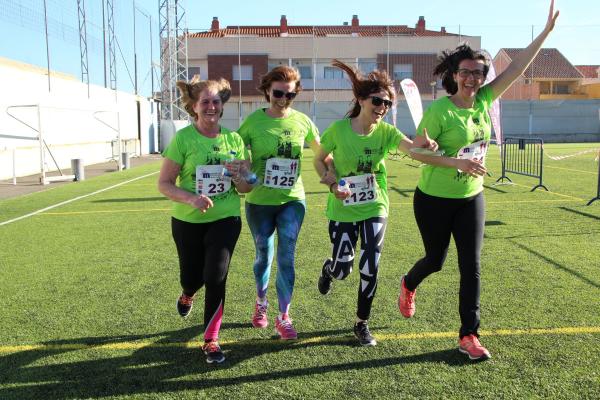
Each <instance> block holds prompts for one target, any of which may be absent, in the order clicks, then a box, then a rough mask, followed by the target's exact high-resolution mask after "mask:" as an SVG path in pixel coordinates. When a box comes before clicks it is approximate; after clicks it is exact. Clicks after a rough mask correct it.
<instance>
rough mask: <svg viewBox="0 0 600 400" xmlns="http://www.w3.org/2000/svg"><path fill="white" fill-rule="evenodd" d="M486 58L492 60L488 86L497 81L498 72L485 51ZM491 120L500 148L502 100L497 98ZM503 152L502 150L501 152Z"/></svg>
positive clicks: (492, 107) (491, 110) (493, 104)
mask: <svg viewBox="0 0 600 400" xmlns="http://www.w3.org/2000/svg"><path fill="white" fill-rule="evenodd" d="M482 52H483V53H484V54H485V56H486V57H487V58H488V59H489V60H490V69H489V71H488V74H487V77H486V78H485V82H484V83H483V84H484V85H487V84H488V83H490V82H491V81H493V80H494V79H496V70H495V69H494V64H493V63H492V57H491V56H490V53H488V52H487V51H485V50H482ZM489 113H490V119H491V120H492V126H493V127H494V132H495V133H496V144H497V145H498V146H502V122H501V120H500V98H497V99H496V100H494V102H493V103H492V106H491V107H490V110H489ZM500 151H502V150H500Z"/></svg>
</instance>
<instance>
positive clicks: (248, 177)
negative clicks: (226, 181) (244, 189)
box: [242, 170, 258, 186]
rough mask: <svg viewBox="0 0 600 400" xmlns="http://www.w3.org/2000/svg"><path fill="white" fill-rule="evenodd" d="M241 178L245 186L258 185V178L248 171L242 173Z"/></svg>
mask: <svg viewBox="0 0 600 400" xmlns="http://www.w3.org/2000/svg"><path fill="white" fill-rule="evenodd" d="M242 177H243V178H244V180H245V181H246V183H247V184H249V185H253V186H254V185H256V184H258V177H257V176H256V174H255V173H254V172H252V171H250V170H246V171H244V173H243V174H242Z"/></svg>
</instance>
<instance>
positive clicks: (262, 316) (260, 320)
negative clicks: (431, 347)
mask: <svg viewBox="0 0 600 400" xmlns="http://www.w3.org/2000/svg"><path fill="white" fill-rule="evenodd" d="M268 306H269V304H268V303H267V304H265V305H264V306H263V305H262V304H259V303H256V304H255V306H254V314H252V326H253V327H255V328H266V327H267V325H269V321H268V320H267V307H268Z"/></svg>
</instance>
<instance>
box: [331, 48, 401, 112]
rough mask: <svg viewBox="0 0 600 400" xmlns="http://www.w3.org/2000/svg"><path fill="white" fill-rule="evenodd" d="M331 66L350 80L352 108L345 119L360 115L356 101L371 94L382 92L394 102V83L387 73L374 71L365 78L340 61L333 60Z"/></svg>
mask: <svg viewBox="0 0 600 400" xmlns="http://www.w3.org/2000/svg"><path fill="white" fill-rule="evenodd" d="M331 65H333V66H334V67H338V68H339V69H341V70H343V71H344V72H345V73H346V74H347V75H348V78H350V83H352V93H354V100H353V101H352V108H351V109H350V111H348V112H347V113H346V116H347V117H349V118H355V117H357V116H358V114H360V104H359V102H358V99H361V100H363V99H366V98H367V97H369V95H371V94H373V93H379V92H381V91H382V90H383V91H385V92H387V94H388V96H390V99H392V100H394V99H395V98H396V92H395V90H394V81H392V79H391V78H390V76H389V75H388V74H387V72H385V71H379V70H375V71H371V72H369V73H368V74H367V76H366V77H365V76H364V75H363V74H362V72H360V71H358V70H356V69H354V68H352V67H351V66H349V65H347V64H344V63H343V62H341V61H340V60H337V59H333V61H332V62H331Z"/></svg>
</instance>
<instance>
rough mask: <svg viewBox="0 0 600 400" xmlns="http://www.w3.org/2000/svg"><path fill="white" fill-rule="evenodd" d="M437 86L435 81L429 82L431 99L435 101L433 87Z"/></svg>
mask: <svg viewBox="0 0 600 400" xmlns="http://www.w3.org/2000/svg"><path fill="white" fill-rule="evenodd" d="M436 85H437V81H431V82H429V86H431V99H432V100H435V87H436Z"/></svg>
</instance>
